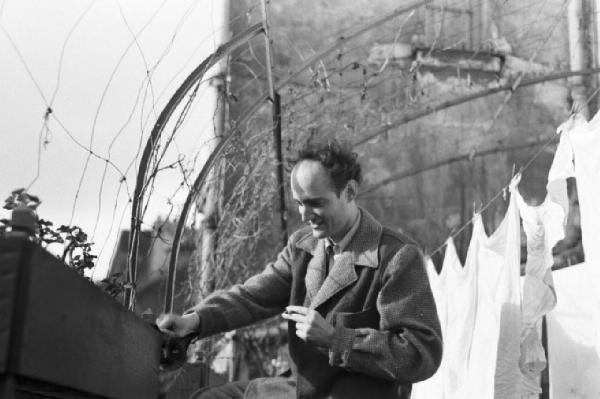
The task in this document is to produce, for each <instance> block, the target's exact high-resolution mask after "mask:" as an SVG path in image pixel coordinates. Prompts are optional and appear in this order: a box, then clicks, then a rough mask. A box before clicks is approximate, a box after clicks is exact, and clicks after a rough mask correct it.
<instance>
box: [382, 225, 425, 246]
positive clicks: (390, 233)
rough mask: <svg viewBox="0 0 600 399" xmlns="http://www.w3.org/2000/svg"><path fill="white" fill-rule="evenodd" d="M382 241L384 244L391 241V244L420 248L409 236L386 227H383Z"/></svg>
mask: <svg viewBox="0 0 600 399" xmlns="http://www.w3.org/2000/svg"><path fill="white" fill-rule="evenodd" d="M381 241H382V243H383V241H389V242H390V243H396V244H399V245H414V246H416V247H420V246H419V244H417V242H416V241H415V240H414V239H412V238H411V237H409V236H408V235H406V234H404V233H401V232H399V231H396V230H392V229H391V228H389V227H385V226H384V227H383V232H382V234H381Z"/></svg>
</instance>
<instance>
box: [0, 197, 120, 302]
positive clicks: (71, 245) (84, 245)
mask: <svg viewBox="0 0 600 399" xmlns="http://www.w3.org/2000/svg"><path fill="white" fill-rule="evenodd" d="M40 204H41V201H40V199H39V197H37V196H36V195H33V194H30V193H28V192H27V190H26V189H24V188H20V189H17V190H14V191H13V192H12V193H11V194H10V195H9V196H8V197H7V198H6V199H5V200H4V209H7V210H10V211H12V213H13V218H12V220H8V219H0V237H3V236H6V235H7V234H10V233H20V234H27V235H29V236H30V237H31V239H32V240H33V241H34V242H36V243H37V244H38V245H40V246H42V247H44V248H47V247H48V246H50V245H60V244H62V246H63V248H62V251H60V252H61V253H60V254H59V255H57V257H58V258H60V259H61V260H62V261H63V263H65V264H66V265H67V266H69V267H70V268H71V269H73V270H75V271H76V272H77V274H79V275H80V276H83V277H85V278H87V279H88V280H90V281H91V279H90V278H89V277H87V276H85V271H86V270H92V269H93V268H94V267H95V260H96V258H97V256H96V255H93V254H92V245H94V243H93V242H89V241H88V235H87V234H86V233H85V232H84V231H83V229H82V228H81V227H79V226H75V225H70V226H66V225H60V226H59V227H57V228H56V227H54V224H53V223H52V222H51V221H49V220H44V219H40V218H38V216H37V208H38V206H39V205H40ZM98 285H99V286H100V287H101V288H102V289H103V290H104V291H105V292H107V293H108V294H110V295H111V296H112V297H117V296H119V295H120V294H121V293H122V292H123V291H124V290H125V288H127V283H126V282H125V281H123V276H122V273H115V274H113V275H111V276H109V277H107V278H105V279H103V280H101V281H100V282H99V283H98Z"/></svg>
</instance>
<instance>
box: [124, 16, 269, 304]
mask: <svg viewBox="0 0 600 399" xmlns="http://www.w3.org/2000/svg"><path fill="white" fill-rule="evenodd" d="M261 32H263V27H262V24H261V23H257V24H255V25H252V26H250V27H249V28H247V29H246V30H244V31H243V32H241V33H240V34H238V35H236V36H235V37H234V38H232V39H231V40H230V41H228V42H227V43H224V44H222V45H221V46H219V47H218V48H217V50H215V52H214V53H212V54H211V55H210V56H209V57H207V58H206V59H205V60H204V61H202V63H200V65H198V66H197V67H196V69H194V71H192V73H190V75H189V76H188V77H187V78H186V79H185V80H184V82H183V83H182V84H181V85H180V86H179V88H178V89H177V90H176V91H175V94H173V96H172V97H171V99H170V100H169V102H168V103H167V105H166V106H165V107H164V108H163V110H162V111H161V113H160V115H159V116H158V119H157V120H156V123H155V124H154V127H153V128H152V132H151V133H150V137H149V138H148V141H147V142H146V146H145V147H144V152H143V153H142V158H141V160H140V166H139V169H138V174H137V179H136V184H135V191H134V195H133V200H132V205H131V234H130V237H129V254H128V259H127V264H128V274H127V280H128V282H130V283H135V279H136V268H137V257H138V250H139V233H140V231H139V230H140V221H141V216H142V215H141V210H142V201H143V196H144V192H145V190H146V183H147V182H146V177H147V172H148V168H149V166H150V158H151V155H152V153H153V152H154V150H155V149H156V146H157V144H158V142H159V139H160V136H161V134H162V131H163V129H164V128H165V126H166V124H167V122H168V120H169V118H170V117H171V115H172V114H173V112H175V109H176V108H177V106H178V105H179V104H180V103H181V101H182V100H183V98H184V97H185V94H186V93H187V92H188V91H189V90H190V89H191V88H192V87H193V86H194V85H195V84H196V83H197V82H199V81H200V80H201V79H202V78H203V77H204V75H205V74H206V72H207V71H208V70H209V69H210V68H211V67H212V66H214V65H215V64H216V63H217V62H219V61H220V60H221V59H222V58H223V57H224V56H226V55H228V54H229V53H230V52H231V51H233V50H235V49H237V48H238V47H240V46H241V45H243V44H245V43H247V42H248V41H249V40H250V39H252V38H253V37H255V36H257V35H258V34H259V33H261ZM169 272H171V271H170V270H169ZM133 302H134V296H133V288H130V289H128V290H127V292H126V296H125V304H126V306H127V307H128V308H132V307H133Z"/></svg>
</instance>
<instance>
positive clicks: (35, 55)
mask: <svg viewBox="0 0 600 399" xmlns="http://www.w3.org/2000/svg"><path fill="white" fill-rule="evenodd" d="M224 1H225V0H187V1H186V0H160V1H159V0H127V1H125V0H114V1H109V0H101V1H98V0H91V1H83V0H61V1H50V0H0V60H1V62H0V80H1V81H2V85H1V89H0V138H1V140H0V197H2V198H5V197H7V196H8V195H9V194H10V192H11V191H12V190H13V189H17V188H21V187H25V188H28V191H29V192H30V193H32V194H35V195H37V196H39V197H40V199H41V200H42V204H41V205H40V207H39V208H38V215H39V217H41V218H43V219H46V220H50V221H52V222H53V223H54V224H55V225H56V226H58V225H61V224H74V225H78V226H80V227H82V228H83V230H84V231H85V232H87V233H88V235H89V236H90V241H93V242H94V243H95V245H94V251H93V253H95V254H97V255H99V259H98V261H97V267H96V269H95V271H94V274H93V277H94V279H100V278H102V277H104V276H105V274H106V272H107V269H108V265H109V261H110V257H111V255H112V253H113V247H114V244H115V242H116V239H117V235H118V232H119V230H120V229H121V228H128V225H129V222H130V215H131V208H130V203H129V199H130V198H131V196H132V193H133V190H134V186H135V174H136V173H137V160H138V159H139V155H140V154H141V151H142V149H143V145H144V144H145V143H146V140H147V137H148V134H149V132H150V131H151V129H152V127H153V124H154V122H155V120H156V117H157V116H158V114H159V113H160V111H161V110H162V109H163V107H164V105H165V104H166V103H167V101H168V100H169V98H170V97H171V95H172V94H173V93H174V92H175V90H176V89H177V87H178V86H179V85H180V84H181V82H183V80H184V79H185V78H186V76H187V75H188V74H189V73H190V72H191V71H192V70H193V69H194V68H195V67H196V66H197V65H198V64H199V63H200V62H202V60H204V59H205V58H206V57H207V56H208V55H210V53H211V52H212V51H214V49H215V48H216V46H217V45H218V44H219V43H220V42H222V41H223V38H224V37H226V36H225V35H226V31H225V29H224V24H223V20H224V18H225V17H224V11H223V10H224V7H223V5H224ZM209 75H210V73H209ZM49 108H50V109H51V110H52V112H51V113H50V112H49ZM180 108H182V107H180ZM214 109H215V88H214V87H212V86H211V85H210V84H209V82H204V83H203V84H202V85H201V86H200V88H199V90H198V93H197V95H196V97H195V99H194V101H193V102H192V105H191V107H190V111H189V113H188V116H187V118H186V119H185V123H184V124H183V126H182V128H181V129H180V130H179V131H178V133H177V135H176V137H175V140H174V141H173V143H172V144H171V145H170V147H169V149H168V150H167V152H166V154H165V158H164V159H163V161H162V163H161V165H164V166H167V165H172V164H175V165H176V167H175V168H166V169H164V170H161V172H160V173H159V174H158V175H157V178H156V180H155V185H154V187H153V190H152V194H151V196H150V199H149V200H148V210H147V212H146V214H145V217H144V222H143V223H144V227H146V228H147V227H150V226H151V224H152V222H153V221H155V220H156V219H157V218H159V217H162V218H165V217H167V216H169V215H170V217H171V218H172V219H173V218H175V217H176V216H177V215H178V213H179V210H180V208H181V205H182V203H183V201H184V199H185V195H186V194H187V189H186V188H185V186H184V187H183V188H182V187H181V186H180V183H181V182H182V181H183V172H182V170H181V169H182V168H183V169H185V170H186V171H187V172H186V173H191V176H192V177H191V179H192V180H193V178H194V176H195V173H197V172H198V171H199V170H200V168H201V167H202V161H203V159H205V157H206V156H207V154H208V151H209V150H208V149H209V148H210V145H211V143H212V141H211V137H212V135H213V134H214V124H213V116H214ZM180 110H181V109H180ZM180 110H178V111H177V112H176V113H175V117H177V116H178V115H179V112H180ZM172 127H173V123H171V124H170V125H169V126H167V128H166V129H165V134H167V133H170V131H171V130H172ZM90 150H91V151H92V153H93V154H92V153H91V152H90ZM107 160H110V163H109V162H107ZM194 171H195V173H194ZM123 177H125V179H123ZM2 212H3V213H0V217H7V216H8V213H6V212H5V211H4V210H2ZM55 250H56V249H55Z"/></svg>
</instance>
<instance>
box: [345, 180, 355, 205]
mask: <svg viewBox="0 0 600 399" xmlns="http://www.w3.org/2000/svg"><path fill="white" fill-rule="evenodd" d="M357 195H358V183H357V182H356V180H354V179H351V180H349V181H348V183H346V199H347V200H348V201H349V202H350V201H354V200H355V199H356V196H357Z"/></svg>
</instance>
